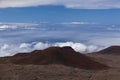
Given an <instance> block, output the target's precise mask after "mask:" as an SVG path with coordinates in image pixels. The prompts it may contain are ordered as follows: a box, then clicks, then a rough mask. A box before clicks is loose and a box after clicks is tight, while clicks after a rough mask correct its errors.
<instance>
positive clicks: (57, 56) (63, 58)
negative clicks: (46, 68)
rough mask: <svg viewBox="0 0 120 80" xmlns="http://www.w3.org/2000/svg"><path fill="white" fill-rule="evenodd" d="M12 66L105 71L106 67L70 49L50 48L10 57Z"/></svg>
mask: <svg viewBox="0 0 120 80" xmlns="http://www.w3.org/2000/svg"><path fill="white" fill-rule="evenodd" d="M11 62H12V63H14V64H21V65H26V64H35V65H48V64H63V65H67V66H72V67H77V68H82V69H98V70H99V69H107V68H108V67H107V66H106V65H103V64H101V63H98V62H96V61H93V60H92V59H91V58H90V57H88V56H85V55H83V54H81V53H79V52H75V51H74V50H73V49H72V48H71V47H62V48H60V47H50V48H47V49H45V50H35V51H33V52H30V53H18V54H16V55H14V56H12V57H11Z"/></svg>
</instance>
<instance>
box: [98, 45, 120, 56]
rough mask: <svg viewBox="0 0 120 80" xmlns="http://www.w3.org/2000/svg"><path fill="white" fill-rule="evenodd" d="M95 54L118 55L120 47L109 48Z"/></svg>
mask: <svg viewBox="0 0 120 80" xmlns="http://www.w3.org/2000/svg"><path fill="white" fill-rule="evenodd" d="M97 53H100V54H120V46H111V47H108V48H106V49H103V50H101V51H99V52H97Z"/></svg>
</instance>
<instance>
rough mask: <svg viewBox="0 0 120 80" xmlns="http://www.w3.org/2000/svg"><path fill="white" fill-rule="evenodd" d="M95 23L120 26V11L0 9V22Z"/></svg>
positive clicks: (55, 7)
mask: <svg viewBox="0 0 120 80" xmlns="http://www.w3.org/2000/svg"><path fill="white" fill-rule="evenodd" d="M76 21H77V22H94V23H100V24H120V9H70V8H65V7H64V6H37V7H24V8H2V9H0V22H34V23H37V22H52V23H56V22H58V23H59V22H76Z"/></svg>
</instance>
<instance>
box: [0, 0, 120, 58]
mask: <svg viewBox="0 0 120 80" xmlns="http://www.w3.org/2000/svg"><path fill="white" fill-rule="evenodd" d="M112 45H120V1H119V0H0V56H10V55H14V54H15V53H18V52H27V51H28V52H29V51H32V50H36V49H45V48H47V47H50V46H60V47H62V46H71V47H72V48H73V49H75V50H76V51H79V52H83V53H86V52H95V51H98V50H101V49H104V48H106V47H109V46H112Z"/></svg>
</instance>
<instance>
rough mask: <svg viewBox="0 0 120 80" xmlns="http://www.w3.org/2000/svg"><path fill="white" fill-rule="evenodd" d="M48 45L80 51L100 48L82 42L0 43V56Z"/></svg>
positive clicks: (92, 50) (84, 51) (42, 47)
mask: <svg viewBox="0 0 120 80" xmlns="http://www.w3.org/2000/svg"><path fill="white" fill-rule="evenodd" d="M50 46H59V47H64V46H70V47H72V48H73V49H74V50H75V51H77V52H81V53H88V52H95V51H98V50H100V47H97V46H94V45H85V44H82V43H74V42H57V43H52V44H50V43H43V42H32V43H21V44H19V45H15V44H12V45H9V44H1V45H0V57H3V56H12V55H14V54H16V53H18V52H30V51H33V50H43V49H45V48H48V47H50Z"/></svg>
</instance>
